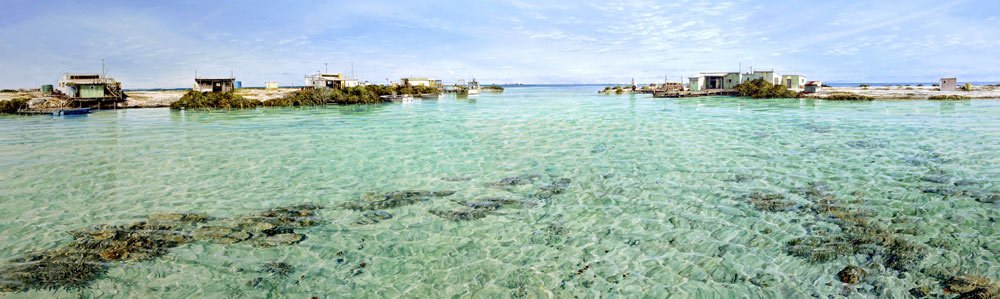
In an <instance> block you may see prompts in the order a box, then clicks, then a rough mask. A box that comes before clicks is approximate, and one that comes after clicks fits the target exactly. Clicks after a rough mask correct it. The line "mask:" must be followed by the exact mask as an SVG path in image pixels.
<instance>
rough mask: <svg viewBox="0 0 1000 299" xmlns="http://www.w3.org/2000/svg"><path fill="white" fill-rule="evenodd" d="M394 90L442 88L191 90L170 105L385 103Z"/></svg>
mask: <svg viewBox="0 0 1000 299" xmlns="http://www.w3.org/2000/svg"><path fill="white" fill-rule="evenodd" d="M393 93H395V94H412V95H419V94H425V93H438V90H437V89H436V88H434V87H429V86H387V85H367V86H355V87H347V88H344V89H303V90H299V91H296V92H293V93H291V94H288V95H286V96H283V97H280V98H276V99H270V100H267V101H263V102H261V101H257V100H253V99H247V98H244V97H242V96H240V95H237V94H235V93H232V92H228V93H212V92H197V91H189V92H188V93H187V94H185V95H184V96H183V97H181V99H180V100H178V101H176V102H174V103H172V104H170V108H172V109H184V108H186V109H233V108H255V107H258V106H268V107H285V106H316V105H328V104H338V105H350V104H378V103H383V102H385V100H384V99H382V98H381V96H384V95H391V94H393Z"/></svg>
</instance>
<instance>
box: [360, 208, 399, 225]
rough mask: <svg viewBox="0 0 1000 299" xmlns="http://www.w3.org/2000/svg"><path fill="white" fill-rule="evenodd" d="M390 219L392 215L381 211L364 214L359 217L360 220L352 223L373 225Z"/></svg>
mask: <svg viewBox="0 0 1000 299" xmlns="http://www.w3.org/2000/svg"><path fill="white" fill-rule="evenodd" d="M391 218H392V214H390V213H389V212H386V211H382V210H374V211H367V212H365V213H364V214H362V215H361V218H360V219H358V221H355V222H354V223H355V224H361V225H366V224H375V223H379V222H382V221H383V220H387V219H391Z"/></svg>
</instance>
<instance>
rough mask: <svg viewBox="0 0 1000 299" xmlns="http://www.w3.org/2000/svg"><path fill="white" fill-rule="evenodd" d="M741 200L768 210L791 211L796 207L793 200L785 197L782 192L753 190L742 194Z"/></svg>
mask: <svg viewBox="0 0 1000 299" xmlns="http://www.w3.org/2000/svg"><path fill="white" fill-rule="evenodd" d="M743 200H744V201H746V202H748V203H750V204H751V205H753V206H754V207H755V208H757V209H758V210H762V211H768V212H783V211H791V210H794V209H795V207H796V204H795V202H792V201H790V200H787V199H785V196H784V195H782V194H772V193H760V192H754V193H750V194H749V195H746V196H744V198H743Z"/></svg>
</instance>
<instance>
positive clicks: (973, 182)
mask: <svg viewBox="0 0 1000 299" xmlns="http://www.w3.org/2000/svg"><path fill="white" fill-rule="evenodd" d="M954 184H955V186H974V185H979V182H978V181H976V180H970V179H960V180H955V182H954Z"/></svg>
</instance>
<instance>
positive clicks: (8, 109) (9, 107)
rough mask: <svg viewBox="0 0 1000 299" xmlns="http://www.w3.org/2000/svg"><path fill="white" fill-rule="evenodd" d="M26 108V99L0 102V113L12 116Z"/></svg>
mask: <svg viewBox="0 0 1000 299" xmlns="http://www.w3.org/2000/svg"><path fill="white" fill-rule="evenodd" d="M24 108H28V99H26V98H16V99H10V100H7V101H0V113H7V114H14V113H17V110H20V109H24Z"/></svg>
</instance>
